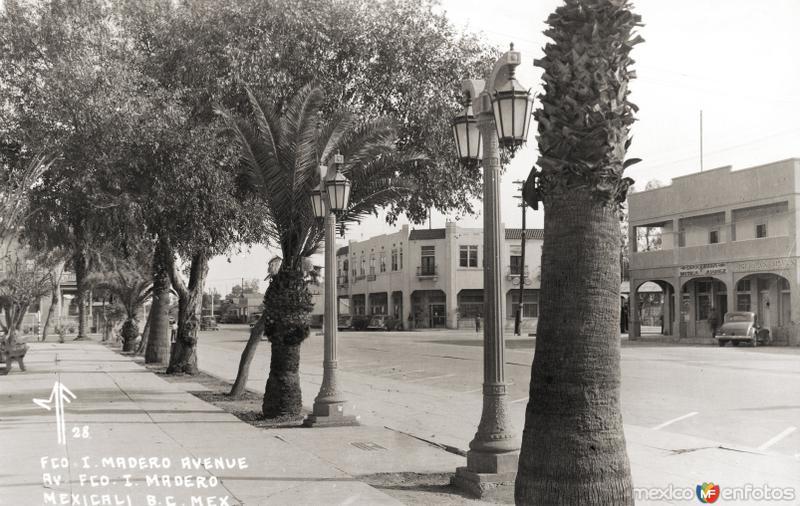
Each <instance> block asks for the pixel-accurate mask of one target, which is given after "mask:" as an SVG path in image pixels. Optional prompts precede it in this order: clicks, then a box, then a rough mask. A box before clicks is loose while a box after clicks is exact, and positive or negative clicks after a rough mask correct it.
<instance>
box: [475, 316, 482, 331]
mask: <svg viewBox="0 0 800 506" xmlns="http://www.w3.org/2000/svg"><path fill="white" fill-rule="evenodd" d="M480 331H481V315H480V314H477V315H475V332H480Z"/></svg>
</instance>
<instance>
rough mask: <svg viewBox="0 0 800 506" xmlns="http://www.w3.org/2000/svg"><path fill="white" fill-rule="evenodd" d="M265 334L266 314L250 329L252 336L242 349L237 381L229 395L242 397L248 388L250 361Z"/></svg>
mask: <svg viewBox="0 0 800 506" xmlns="http://www.w3.org/2000/svg"><path fill="white" fill-rule="evenodd" d="M263 335H264V314H263V313H262V314H261V316H260V317H259V318H258V320H257V321H256V323H255V325H253V328H252V329H250V338H249V339H248V340H247V344H246V345H245V347H244V350H242V356H241V358H240V359H239V370H238V371H236V381H234V382H233V386H232V387H231V392H230V394H229V395H231V396H232V397H241V396H242V395H243V394H244V391H245V388H247V378H248V376H249V375H250V363H251V362H252V361H253V357H255V355H256V350H257V349H258V343H260V342H261V336H263Z"/></svg>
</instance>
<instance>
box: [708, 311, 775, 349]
mask: <svg viewBox="0 0 800 506" xmlns="http://www.w3.org/2000/svg"><path fill="white" fill-rule="evenodd" d="M769 341H770V338H769V329H766V328H763V327H762V326H761V325H760V324H759V323H758V316H757V315H756V314H755V313H753V312H749V311H735V312H731V313H726V314H725V321H724V322H723V323H722V326H721V327H720V328H719V329H718V330H717V343H719V345H720V346H725V345H726V344H728V342H731V343H732V344H733V345H734V346H738V345H739V343H747V344H750V345H751V346H758V345H759V344H767V343H769Z"/></svg>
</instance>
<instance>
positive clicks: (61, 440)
mask: <svg viewBox="0 0 800 506" xmlns="http://www.w3.org/2000/svg"><path fill="white" fill-rule="evenodd" d="M70 397H72V399H77V397H76V396H75V394H73V393H72V392H71V391H70V389H69V388H67V387H66V386H64V384H63V383H61V382H60V381H56V382H55V383H54V384H53V389H52V390H51V391H50V397H49V398H47V399H33V403H34V404H36V405H37V406H39V407H40V408H44V409H46V410H47V411H50V409H51V408H52V407H53V405H54V404H55V408H56V431H57V432H58V444H60V445H65V444H67V429H66V424H65V423H64V401H66V402H72V400H71V399H70Z"/></svg>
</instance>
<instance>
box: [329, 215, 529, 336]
mask: <svg viewBox="0 0 800 506" xmlns="http://www.w3.org/2000/svg"><path fill="white" fill-rule="evenodd" d="M501 234H502V237H504V238H505V240H504V241H503V247H502V255H503V262H502V264H503V265H504V270H503V272H502V273H501V275H502V280H503V294H504V300H503V304H502V307H503V314H504V318H505V321H506V323H507V325H506V326H507V328H513V326H514V315H515V313H516V310H517V306H518V302H519V292H520V279H521V278H522V279H523V281H522V282H523V330H525V331H526V332H528V331H530V332H533V331H534V330H535V328H536V322H537V320H538V316H539V279H540V270H539V269H540V265H541V253H542V239H543V231H542V230H540V229H533V230H528V231H527V234H526V236H527V241H526V251H525V262H523V261H522V256H521V238H522V231H521V229H505V228H504V227H503V229H502V232H501ZM483 264H484V258H483V231H482V229H474V228H461V227H458V226H457V225H456V224H455V223H453V222H448V223H447V225H446V227H445V228H437V229H420V230H409V227H408V226H407V225H406V226H403V227H402V229H401V230H399V231H397V232H394V233H392V234H384V235H379V236H376V237H372V238H369V239H366V240H363V241H350V243H349V244H348V246H346V247H343V248H339V250H338V251H337V276H336V279H337V289H338V296H339V300H340V304H339V312H340V314H346V311H347V310H348V309H349V313H350V314H351V315H353V316H362V315H363V316H367V315H369V316H372V315H383V316H386V317H388V318H395V319H398V320H400V321H401V322H402V324H403V327H404V328H450V329H454V328H470V329H472V328H474V327H475V319H476V317H478V316H481V317H482V316H483V315H482V313H483V300H484V298H483ZM523 264H524V266H525V267H524V271H523V268H522V266H523ZM523 273H524V276H522V274H523Z"/></svg>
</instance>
